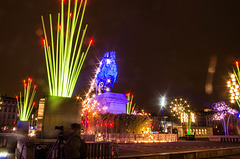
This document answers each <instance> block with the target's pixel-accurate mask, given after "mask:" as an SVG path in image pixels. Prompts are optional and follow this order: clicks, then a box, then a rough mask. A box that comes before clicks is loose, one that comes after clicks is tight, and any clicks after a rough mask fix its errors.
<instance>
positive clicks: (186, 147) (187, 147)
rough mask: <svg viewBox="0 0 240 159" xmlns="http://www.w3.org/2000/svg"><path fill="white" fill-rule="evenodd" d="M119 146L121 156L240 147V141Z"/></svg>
mask: <svg viewBox="0 0 240 159" xmlns="http://www.w3.org/2000/svg"><path fill="white" fill-rule="evenodd" d="M118 147H119V155H120V156H128V155H138V154H152V153H167V152H168V153H169V152H182V151H194V150H207V149H220V148H230V147H240V143H220V142H208V141H188V142H186V141H179V142H176V143H146V144H119V145H118ZM239 159H240V158H239Z"/></svg>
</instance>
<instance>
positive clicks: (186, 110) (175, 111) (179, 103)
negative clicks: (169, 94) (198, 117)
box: [170, 98, 195, 134]
mask: <svg viewBox="0 0 240 159" xmlns="http://www.w3.org/2000/svg"><path fill="white" fill-rule="evenodd" d="M170 109H171V113H172V116H173V117H178V119H180V121H181V123H184V125H185V131H186V134H191V123H192V122H195V114H194V113H193V112H192V110H191V109H190V105H189V103H188V101H187V100H184V99H182V98H176V99H174V100H173V101H172V102H171V105H170Z"/></svg>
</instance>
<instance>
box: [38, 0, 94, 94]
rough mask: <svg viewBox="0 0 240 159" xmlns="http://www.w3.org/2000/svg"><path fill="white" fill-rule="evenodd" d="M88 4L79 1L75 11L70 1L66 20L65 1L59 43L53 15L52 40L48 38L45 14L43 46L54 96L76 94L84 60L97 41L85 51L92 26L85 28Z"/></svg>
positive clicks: (50, 16) (59, 16)
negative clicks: (74, 92)
mask: <svg viewBox="0 0 240 159" xmlns="http://www.w3.org/2000/svg"><path fill="white" fill-rule="evenodd" d="M86 4H87V0H81V1H80V3H79V1H78V0H75V3H74V8H73V12H71V0H68V9H67V18H66V21H64V20H65V19H64V18H65V16H64V15H65V13H64V0H62V1H61V13H58V22H57V24H58V29H57V34H56V43H55V41H54V36H53V27H52V26H53V25H52V15H51V14H49V21H50V40H48V38H47V34H46V27H45V23H44V19H43V16H42V17H41V18H42V25H43V31H44V36H45V39H43V46H44V52H45V59H46V67H47V74H48V83H49V89H50V95H52V96H59V97H71V96H72V94H73V90H74V88H75V85H76V82H77V79H78V76H79V74H80V71H81V69H82V66H83V63H84V61H85V58H86V56H87V53H88V51H89V48H90V46H91V44H92V43H93V40H90V42H89V44H88V47H87V49H86V51H85V52H81V50H82V44H83V40H84V37H85V34H86V31H87V26H88V25H86V26H85V28H84V29H83V31H82V22H83V17H84V13H85V8H86ZM79 19H80V20H79ZM65 23H66V26H65ZM80 34H81V36H80ZM50 43H51V44H50Z"/></svg>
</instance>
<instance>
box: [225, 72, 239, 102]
mask: <svg viewBox="0 0 240 159" xmlns="http://www.w3.org/2000/svg"><path fill="white" fill-rule="evenodd" d="M230 77H231V78H230V79H229V80H228V82H227V86H228V88H229V93H230V101H231V103H235V102H237V104H239V102H240V101H239V84H238V83H237V77H236V75H235V74H234V73H232V74H231V75H230Z"/></svg>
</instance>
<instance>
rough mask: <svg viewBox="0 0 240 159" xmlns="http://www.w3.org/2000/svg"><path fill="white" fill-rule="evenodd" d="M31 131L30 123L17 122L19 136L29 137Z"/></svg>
mask: <svg viewBox="0 0 240 159" xmlns="http://www.w3.org/2000/svg"><path fill="white" fill-rule="evenodd" d="M28 131H29V121H20V120H19V121H18V122H17V134H18V135H19V136H25V137H27V136H28Z"/></svg>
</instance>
